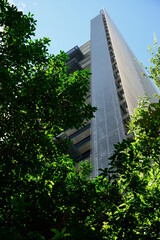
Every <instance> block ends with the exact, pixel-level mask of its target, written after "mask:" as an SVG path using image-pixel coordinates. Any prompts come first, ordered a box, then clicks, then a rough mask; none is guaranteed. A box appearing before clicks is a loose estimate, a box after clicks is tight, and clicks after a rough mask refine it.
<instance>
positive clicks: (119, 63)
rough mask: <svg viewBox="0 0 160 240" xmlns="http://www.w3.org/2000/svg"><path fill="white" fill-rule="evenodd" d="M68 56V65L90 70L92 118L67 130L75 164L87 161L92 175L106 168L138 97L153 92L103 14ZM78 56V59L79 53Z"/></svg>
mask: <svg viewBox="0 0 160 240" xmlns="http://www.w3.org/2000/svg"><path fill="white" fill-rule="evenodd" d="M75 49H76V50H75V51H77V53H76V52H75V54H70V53H72V52H73V51H74V49H73V50H70V51H69V54H70V55H69V56H71V59H70V63H69V65H70V66H72V63H73V62H74V63H76V64H74V67H73V70H75V66H77V69H79V70H80V69H84V68H91V73H92V77H91V96H90V94H89V95H88V98H87V102H91V104H92V105H93V106H96V107H97V109H98V110H97V111H96V113H95V118H93V119H92V120H91V122H88V123H87V124H86V127H83V128H81V129H78V130H76V129H72V130H71V129H68V130H67V131H66V134H67V135H68V137H69V138H70V139H72V141H73V143H74V145H75V147H76V149H77V151H78V152H79V155H77V156H79V157H78V159H75V160H76V161H77V162H78V161H81V160H85V159H89V160H90V161H91V162H92V164H93V174H92V176H93V177H95V176H97V175H98V174H99V169H100V168H102V169H104V168H106V167H108V163H109V160H108V158H109V157H110V156H111V155H112V154H113V151H114V144H115V143H117V142H120V141H122V139H124V138H126V137H127V129H126V124H127V122H128V120H129V118H130V115H132V114H133V112H134V108H135V107H136V106H137V102H138V99H139V96H142V97H144V96H145V94H148V95H149V96H150V97H151V98H153V94H154V93H156V88H155V87H154V85H153V84H152V83H151V81H150V80H149V79H148V78H147V77H144V76H142V72H143V70H142V68H141V66H140V65H139V64H138V62H137V61H136V60H135V56H134V54H133V53H132V51H131V50H130V49H129V47H128V45H127V44H126V42H125V41H124V39H123V37H122V36H121V34H120V32H119V31H118V29H117V28H116V26H115V25H114V23H113V22H112V21H111V19H110V17H109V16H108V15H107V13H106V12H105V10H102V11H101V12H100V14H99V15H98V16H96V17H95V18H94V19H92V20H91V39H90V41H89V42H87V43H85V44H84V45H83V46H81V47H80V48H79V50H78V47H76V48H75ZM79 51H80V52H81V53H82V55H81V58H79V56H80V52H79Z"/></svg>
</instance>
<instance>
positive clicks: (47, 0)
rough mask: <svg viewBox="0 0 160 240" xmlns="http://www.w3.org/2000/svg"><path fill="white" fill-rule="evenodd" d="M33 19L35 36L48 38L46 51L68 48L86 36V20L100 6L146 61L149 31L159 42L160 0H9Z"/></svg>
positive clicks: (138, 54) (86, 39) (87, 30)
mask: <svg viewBox="0 0 160 240" xmlns="http://www.w3.org/2000/svg"><path fill="white" fill-rule="evenodd" d="M10 2H12V3H15V5H16V6H18V8H19V9H21V10H23V11H24V12H25V13H28V12H29V11H30V12H31V13H33V14H34V16H35V19H36V20H37V30H36V38H40V37H43V36H46V37H49V38H50V39H51V46H50V52H51V53H54V54H57V53H59V51H60V50H64V51H68V50H69V49H71V48H72V47H74V46H75V45H78V46H81V45H82V44H83V43H85V42H86V41H88V40H89V39H90V20H91V19H92V18H94V17H95V16H96V15H98V14H99V11H100V10H101V9H102V8H103V7H104V8H105V9H106V10H107V12H108V14H109V15H110V17H111V18H112V20H113V22H114V23H115V24H116V26H117V27H118V29H119V30H120V32H121V34H122V35H123V37H124V39H125V40H126V42H127V43H128V45H129V47H130V48H131V50H132V51H133V53H134V54H135V56H136V57H137V58H138V60H140V61H142V62H143V63H144V65H148V59H149V55H148V53H147V49H148V45H152V44H153V33H156V36H157V39H158V42H160V0H10Z"/></svg>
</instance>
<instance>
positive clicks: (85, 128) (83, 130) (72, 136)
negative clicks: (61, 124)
mask: <svg viewBox="0 0 160 240" xmlns="http://www.w3.org/2000/svg"><path fill="white" fill-rule="evenodd" d="M90 126H91V124H90V123H89V124H88V125H86V126H85V127H83V128H81V129H79V130H78V131H76V132H74V133H72V134H71V135H70V136H69V138H70V139H72V138H74V137H76V136H78V135H79V134H80V133H83V132H85V131H86V130H87V129H89V128H90Z"/></svg>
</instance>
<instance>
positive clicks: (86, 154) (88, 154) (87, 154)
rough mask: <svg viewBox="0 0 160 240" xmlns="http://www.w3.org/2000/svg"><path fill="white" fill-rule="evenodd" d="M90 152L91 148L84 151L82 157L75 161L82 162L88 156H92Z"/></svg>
mask: <svg viewBox="0 0 160 240" xmlns="http://www.w3.org/2000/svg"><path fill="white" fill-rule="evenodd" d="M90 154H91V150H88V151H86V152H84V153H83V154H82V156H81V157H79V158H77V159H75V162H80V161H82V160H85V159H86V158H88V157H89V156H90Z"/></svg>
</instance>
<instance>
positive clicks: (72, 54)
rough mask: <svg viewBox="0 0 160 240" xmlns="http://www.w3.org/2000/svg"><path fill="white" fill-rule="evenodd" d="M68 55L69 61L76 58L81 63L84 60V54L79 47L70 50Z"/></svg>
mask: <svg viewBox="0 0 160 240" xmlns="http://www.w3.org/2000/svg"><path fill="white" fill-rule="evenodd" d="M67 54H68V57H69V61H70V60H72V59H73V58H76V59H77V61H80V60H82V59H83V53H82V52H81V50H80V49H79V47H78V46H75V47H74V48H72V49H71V50H69V51H68V52H67Z"/></svg>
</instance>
